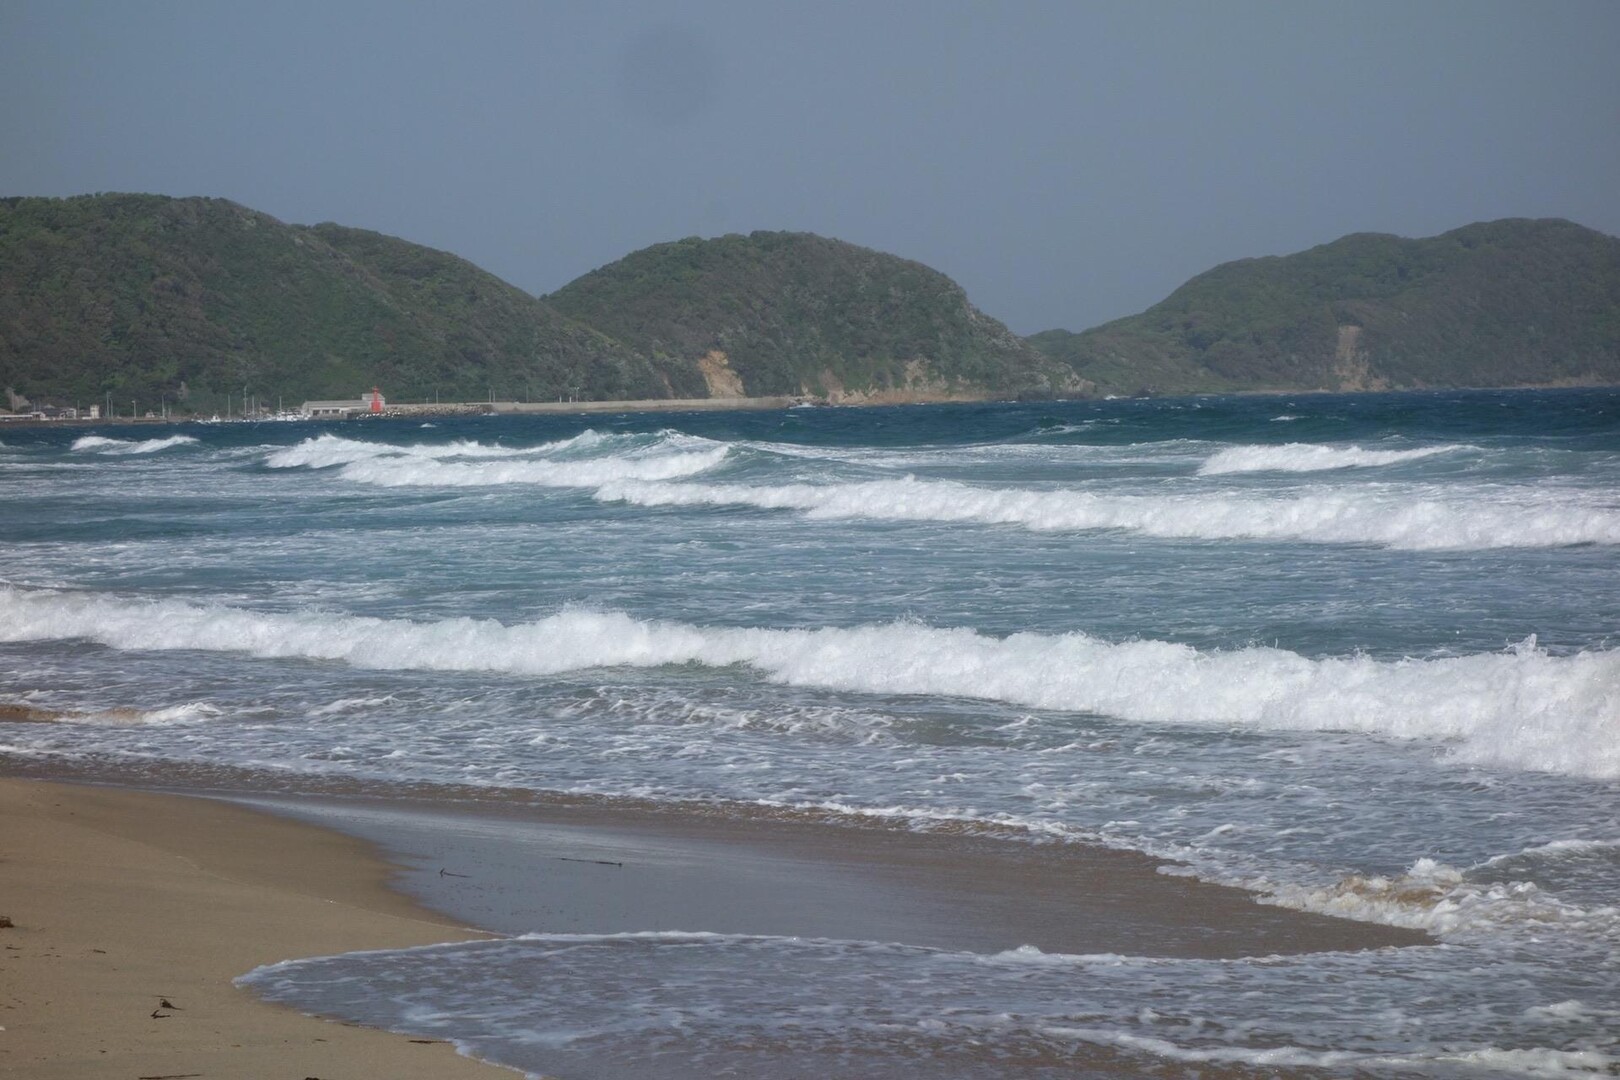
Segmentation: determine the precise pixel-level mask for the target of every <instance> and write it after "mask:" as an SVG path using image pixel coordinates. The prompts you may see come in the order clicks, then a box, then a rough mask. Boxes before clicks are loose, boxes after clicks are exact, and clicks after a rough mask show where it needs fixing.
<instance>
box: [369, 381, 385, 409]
mask: <svg viewBox="0 0 1620 1080" xmlns="http://www.w3.org/2000/svg"><path fill="white" fill-rule="evenodd" d="M382 410H383V396H382V391H381V390H379V389H377V388H376V387H375V386H373V387H372V388H371V411H372V413H373V414H377V413H381V412H382Z"/></svg>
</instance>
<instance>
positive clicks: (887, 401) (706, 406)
mask: <svg viewBox="0 0 1620 1080" xmlns="http://www.w3.org/2000/svg"><path fill="white" fill-rule="evenodd" d="M1617 386H1620V383H1605V382H1578V381H1574V382H1571V381H1566V382H1555V383H1538V384H1528V385H1514V386H1403V387H1393V388H1389V389H1384V390H1342V389H1341V390H1330V389H1325V388H1322V387H1311V388H1298V387H1296V388H1287V389H1244V390H1189V391H1186V392H1175V393H1153V394H1075V395H1066V396H1061V395H1060V396H1055V397H1049V398H1027V399H1021V398H1000V397H993V396H990V395H984V396H978V395H972V394H947V393H942V394H905V393H894V392H874V393H873V394H871V395H859V394H852V395H848V396H845V397H843V398H839V399H830V398H825V397H818V396H816V395H813V394H792V395H780V396H774V397H733V398H725V397H720V398H641V399H634V400H623V401H455V402H451V401H447V402H442V403H441V402H434V403H431V404H430V403H427V402H402V403H399V404H395V405H389V406H387V407H386V408H385V409H384V410H383V411H382V412H381V413H379V414H377V415H375V416H373V415H371V414H367V413H361V412H359V411H358V410H357V411H356V413H355V415H353V416H348V417H314V416H309V417H297V418H296V422H298V423H306V424H315V423H325V424H331V423H344V422H347V421H349V420H412V419H423V418H428V417H435V416H437V417H452V416H520V415H554V416H590V415H596V414H602V413H664V412H769V411H772V410H782V409H792V408H817V409H864V408H882V407H888V406H896V405H988V404H1008V405H1013V404H1041V403H1044V402H1050V403H1053V404H1065V403H1073V402H1089V403H1102V402H1110V401H1175V400H1180V399H1192V398H1212V397H1239V398H1242V397H1264V398H1275V397H1290V396H1309V397H1319V396H1332V395H1344V396H1354V397H1374V396H1378V395H1381V394H1382V395H1400V394H1445V393H1497V392H1508V391H1528V392H1535V391H1550V390H1603V389H1609V388H1613V387H1617ZM280 422H284V419H283V418H282V417H278V416H258V417H254V418H252V419H243V418H241V417H229V418H227V419H223V420H217V421H216V420H211V419H205V418H204V417H203V416H202V415H201V414H200V413H192V414H188V415H186V416H172V415H171V416H168V417H160V416H136V417H129V416H114V417H101V418H98V419H95V420H92V419H90V418H88V417H77V418H74V419H37V418H33V417H26V418H25V417H24V416H23V415H22V414H19V415H17V416H15V417H13V416H9V415H5V414H0V431H5V430H6V429H8V428H15V429H19V430H20V429H34V428H89V427H106V426H115V427H122V426H151V427H167V426H173V425H178V424H212V423H223V424H245V423H251V424H262V423H280Z"/></svg>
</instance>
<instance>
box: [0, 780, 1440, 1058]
mask: <svg viewBox="0 0 1620 1080" xmlns="http://www.w3.org/2000/svg"><path fill="white" fill-rule="evenodd" d="M162 779H163V778H162V776H161V775H160V776H149V777H148V778H147V782H151V781H152V780H162ZM176 779H178V778H176ZM428 794H429V793H425V792H417V793H401V794H398V795H385V796H383V797H380V798H379V797H377V796H376V795H375V794H372V795H366V796H358V795H356V796H337V795H332V794H327V795H319V794H313V793H312V794H309V795H300V796H296V797H295V796H292V795H290V794H288V793H282V794H279V795H260V794H257V793H255V792H253V791H251V790H219V789H214V788H210V789H208V790H198V791H197V793H196V794H195V795H190V794H176V793H171V792H167V791H151V790H141V789H130V788H121V787H88V786H80V784H77V783H75V782H73V781H72V780H71V779H66V780H64V779H61V778H52V779H44V780H41V779H21V778H17V777H16V776H15V774H13V775H12V776H0V819H3V820H5V821H6V823H7V829H6V831H5V834H4V840H3V841H0V914H3V915H5V916H7V917H9V918H10V919H11V920H12V921H13V923H14V926H12V927H10V928H6V929H0V957H3V961H0V963H3V964H4V967H3V968H0V970H3V971H5V972H6V975H7V978H6V985H7V987H8V989H7V990H6V991H5V992H4V994H3V996H0V1028H3V1029H5V1030H4V1031H0V1076H17V1077H23V1076H27V1077H30V1078H38V1080H68V1078H77V1077H84V1078H87V1080H99V1078H107V1080H113V1078H118V1080H130V1078H132V1077H137V1076H139V1077H156V1076H162V1077H175V1076H188V1075H193V1076H197V1077H211V1076H231V1077H244V1078H248V1080H255V1078H260V1077H262V1078H264V1080H272V1078H274V1080H285V1078H286V1077H289V1076H291V1077H294V1078H296V1077H311V1076H313V1077H322V1078H323V1080H324V1078H340V1077H344V1076H389V1077H399V1078H402V1080H418V1078H420V1080H428V1078H430V1077H444V1078H449V1080H456V1078H462V1077H465V1078H466V1080H473V1078H474V1077H490V1078H492V1080H493V1078H494V1077H496V1076H501V1075H513V1073H511V1072H508V1071H507V1070H506V1069H505V1068H503V1067H501V1066H496V1065H492V1064H489V1063H484V1062H479V1061H476V1060H474V1059H471V1058H468V1057H463V1056H460V1055H458V1054H457V1053H456V1052H455V1050H454V1048H453V1047H452V1046H450V1045H449V1044H447V1043H445V1042H443V1041H441V1040H435V1039H423V1038H416V1039H413V1038H412V1037H411V1036H409V1035H400V1034H393V1033H389V1032H387V1031H383V1030H380V1029H372V1028H365V1027H359V1026H356V1025H353V1024H351V1023H348V1022H346V1021H327V1020H321V1019H316V1018H311V1017H309V1016H305V1015H302V1014H300V1013H297V1012H294V1011H292V1010H290V1009H288V1008H285V1007H283V1006H280V1005H275V1004H270V1003H266V1002H263V1001H260V1000H258V999H257V998H255V997H254V996H253V995H252V994H250V993H249V992H248V991H247V990H245V989H241V988H239V987H237V986H236V985H235V984H234V980H235V979H237V978H238V977H240V976H242V975H244V974H246V973H247V972H249V971H251V970H253V969H254V968H256V967H258V966H260V965H264V964H270V963H274V962H277V961H281V960H287V959H294V958H304V957H313V956H324V955H333V954H339V953H346V952H354V951H361V950H372V949H392V948H408V947H412V946H418V945H428V944H436V943H441V942H452V941H467V940H477V939H483V938H489V937H493V936H500V933H509V932H522V931H528V930H541V931H561V932H586V933H603V932H615V931H619V930H632V929H634V930H648V929H697V930H712V931H716V932H734V933H761V934H778V935H804V936H807V937H811V936H825V937H837V938H847V939H858V940H879V941H889V940H896V941H901V942H905V943H910V944H918V945H924V946H932V947H940V948H947V949H959V950H969V951H979V952H994V951H998V950H1001V949H1008V948H1016V947H1018V946H1020V945H1035V946H1037V947H1039V948H1041V949H1042V950H1043V951H1046V952H1065V953H1098V952H1110V951H1117V952H1132V953H1141V954H1146V955H1159V956H1193V957H1196V956H1208V957H1216V956H1245V955H1249V956H1258V955H1281V954H1287V953H1299V952H1314V951H1319V950H1336V949H1352V950H1353V949H1364V948H1381V947H1388V946H1392V945H1406V944H1417V943H1420V942H1422V941H1425V940H1427V938H1426V937H1425V936H1424V935H1421V934H1417V933H1414V932H1410V931H1402V930H1396V929H1392V928H1389V927H1384V926H1376V925H1371V924H1365V923H1356V922H1350V921H1346V920H1341V919H1332V918H1326V917H1322V916H1315V915H1309V914H1303V913H1299V912H1294V911H1289V910H1285V909H1281V908H1276V907H1270V906H1265V905H1260V904H1257V903H1255V901H1254V898H1253V896H1252V895H1251V894H1249V893H1246V892H1243V891H1242V890H1238V889H1230V888H1225V887H1222V886H1214V885H1208V884H1204V883H1201V882H1197V881H1193V880H1190V879H1187V878H1184V877H1178V876H1166V875H1164V874H1161V873H1159V872H1158V867H1159V864H1158V863H1157V862H1156V861H1154V860H1152V859H1150V858H1148V857H1146V856H1140V855H1135V854H1133V853H1129V852H1119V851H1113V850H1109V849H1103V848H1092V847H1086V846H1081V845H1072V846H1065V845H1036V844H1024V843H1018V842H1007V841H1004V840H994V839H991V838H988V837H984V836H973V835H950V834H948V835H935V834H926V833H925V834H918V833H915V832H911V831H909V830H906V829H901V828H888V827H871V826H849V825H842V826H840V825H830V824H828V823H826V822H818V821H814V820H803V821H800V820H782V819H780V818H762V819H758V820H749V819H737V818H735V817H731V816H727V815H724V814H713V813H709V812H705V811H703V810H701V809H698V808H691V810H690V812H688V811H687V810H680V809H678V810H674V811H670V810H655V809H649V808H647V807H639V806H634V805H630V806H613V805H603V804H590V805H568V804H557V805H535V804H532V803H530V804H525V805H516V804H511V805H504V804H502V803H500V802H499V801H492V802H483V801H480V802H479V803H478V804H476V805H472V806H469V805H467V804H466V803H465V802H464V801H461V800H450V801H441V800H439V799H436V798H433V797H431V796H430V797H427V798H423V797H421V796H423V795H428ZM447 868H448V869H447ZM440 871H444V872H440ZM429 905H431V906H429ZM435 909H438V910H435ZM441 912H450V913H451V914H450V915H448V916H447V915H445V914H442V913H441ZM470 922H476V923H478V924H479V925H481V926H483V927H487V928H489V930H492V931H497V932H499V933H494V934H492V933H488V932H485V931H483V930H473V929H468V928H467V923H470ZM164 1001H168V1002H170V1003H171V1004H172V1005H173V1006H176V1008H174V1009H172V1010H171V1009H166V1008H162V1007H161V1003H162V1002H164ZM1094 1054H1095V1056H1093V1053H1088V1054H1087V1055H1086V1058H1085V1059H1084V1060H1086V1061H1088V1063H1089V1066H1090V1067H1093V1068H1095V1069H1096V1070H1097V1071H1098V1074H1108V1075H1115V1074H1116V1072H1115V1070H1118V1073H1117V1074H1119V1075H1132V1074H1133V1070H1134V1069H1135V1068H1136V1067H1137V1066H1139V1065H1140V1064H1141V1062H1136V1064H1134V1065H1133V1064H1132V1063H1131V1061H1128V1060H1119V1059H1117V1058H1116V1057H1115V1056H1114V1054H1113V1052H1112V1051H1105V1050H1103V1049H1102V1048H1094ZM1233 1074H1234V1075H1242V1074H1243V1073H1242V1070H1233Z"/></svg>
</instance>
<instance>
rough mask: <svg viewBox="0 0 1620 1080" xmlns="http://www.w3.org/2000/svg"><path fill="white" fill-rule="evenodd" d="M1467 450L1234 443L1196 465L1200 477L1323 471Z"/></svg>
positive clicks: (1445, 447) (1460, 448) (1430, 447)
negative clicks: (1376, 448) (1227, 474)
mask: <svg viewBox="0 0 1620 1080" xmlns="http://www.w3.org/2000/svg"><path fill="white" fill-rule="evenodd" d="M1466 449H1469V448H1468V447H1465V446H1425V447H1421V448H1419V449H1415V450H1365V449H1363V448H1361V447H1359V446H1320V445H1317V444H1315V443H1286V444H1284V445H1282V446H1233V447H1229V448H1228V449H1225V450H1222V451H1219V452H1218V453H1216V454H1214V455H1212V456H1211V457H1210V458H1209V459H1208V460H1207V461H1205V462H1204V463H1203V464H1202V465H1200V466H1199V467H1198V474H1199V475H1200V476H1219V475H1222V474H1224V473H1249V472H1295V473H1299V472H1323V471H1326V470H1329V469H1351V468H1369V467H1374V466H1379V465H1399V464H1402V463H1403V462H1408V461H1421V460H1422V459H1423V458H1428V457H1434V456H1435V455H1437V454H1449V453H1452V452H1454V451H1458V450H1466Z"/></svg>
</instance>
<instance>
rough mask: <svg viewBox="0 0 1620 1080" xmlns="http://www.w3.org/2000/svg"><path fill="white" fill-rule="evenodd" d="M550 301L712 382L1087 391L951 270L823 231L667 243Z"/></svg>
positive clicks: (848, 388)
mask: <svg viewBox="0 0 1620 1080" xmlns="http://www.w3.org/2000/svg"><path fill="white" fill-rule="evenodd" d="M546 299H547V300H548V301H550V302H551V303H552V304H554V305H555V306H556V307H557V309H558V310H559V311H561V312H563V313H564V314H565V315H568V316H571V317H573V318H575V319H578V320H580V321H581V322H584V323H588V324H589V325H591V326H594V327H596V328H598V329H600V330H602V331H603V332H605V333H607V334H610V335H612V336H613V337H614V338H616V339H618V340H619V341H622V342H624V343H625V344H627V345H629V346H630V347H632V348H634V349H636V350H637V351H638V352H641V353H643V354H644V355H649V356H655V357H659V358H670V359H675V360H678V361H686V362H690V363H693V364H695V365H696V366H697V368H698V369H699V370H700V371H701V372H702V373H703V374H704V376H705V377H706V379H707V389H708V390H709V392H710V393H714V392H716V391H717V390H718V389H720V388H725V389H727V390H729V391H730V392H733V393H736V392H741V393H746V394H749V395H756V396H763V395H771V394H806V395H814V396H817V397H822V398H826V399H828V400H831V401H834V402H837V401H874V400H876V401H881V400H896V399H898V400H915V399H917V398H919V397H925V398H926V397H931V398H950V397H969V398H982V397H984V396H986V395H987V394H1007V395H1012V394H1020V393H1040V394H1044V395H1050V394H1052V393H1055V392H1062V391H1064V390H1079V389H1082V385H1081V383H1080V382H1079V381H1078V380H1075V379H1074V378H1072V377H1071V376H1069V375H1068V373H1067V372H1066V371H1064V370H1063V369H1061V368H1060V367H1059V366H1058V365H1055V364H1053V363H1051V362H1050V361H1049V360H1048V359H1047V358H1046V357H1045V356H1043V355H1042V354H1041V353H1040V352H1038V351H1036V350H1035V349H1032V348H1031V347H1030V346H1029V345H1028V344H1026V343H1025V342H1024V341H1023V340H1022V339H1020V338H1019V337H1018V336H1017V335H1016V334H1014V333H1013V332H1012V331H1011V330H1008V329H1007V328H1006V327H1005V326H1003V325H1002V324H1001V323H999V322H997V321H996V320H995V319H992V318H990V317H988V316H986V315H984V314H983V313H982V312H980V311H979V310H978V309H977V308H975V307H973V305H972V304H970V303H968V299H967V295H966V294H965V293H964V292H963V291H962V288H961V286H959V285H957V284H956V283H955V282H954V281H952V280H951V279H950V278H948V277H946V276H945V275H944V274H941V273H939V272H938V271H936V270H930V269H929V268H928V267H926V266H923V265H922V264H921V263H916V262H911V261H910V260H907V259H901V258H897V257H895V256H893V255H885V254H882V253H881V252H877V251H872V250H870V249H868V248H863V247H857V246H855V245H854V244H846V243H844V242H842V241H839V240H828V239H825V238H823V237H820V236H815V235H812V234H810V233H790V232H755V233H750V234H749V235H747V236H741V235H737V234H732V235H728V236H722V237H719V238H718V239H713V240H704V239H699V238H698V237H689V238H687V239H685V240H678V241H675V242H674V243H668V244H656V245H654V246H652V247H649V248H643V249H642V250H640V251H637V252H634V253H632V254H630V255H627V256H625V257H624V258H623V259H620V260H619V261H617V262H615V263H612V264H610V265H608V266H604V267H602V268H601V269H598V270H593V271H592V272H591V273H589V274H586V275H585V276H583V277H581V278H579V279H577V280H575V281H573V282H572V283H570V284H568V285H567V286H565V287H563V288H562V289H560V290H558V291H557V292H555V293H552V294H551V295H550V296H548V297H546ZM690 389H692V390H694V391H700V390H701V389H702V387H701V386H698V385H691V386H690Z"/></svg>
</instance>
